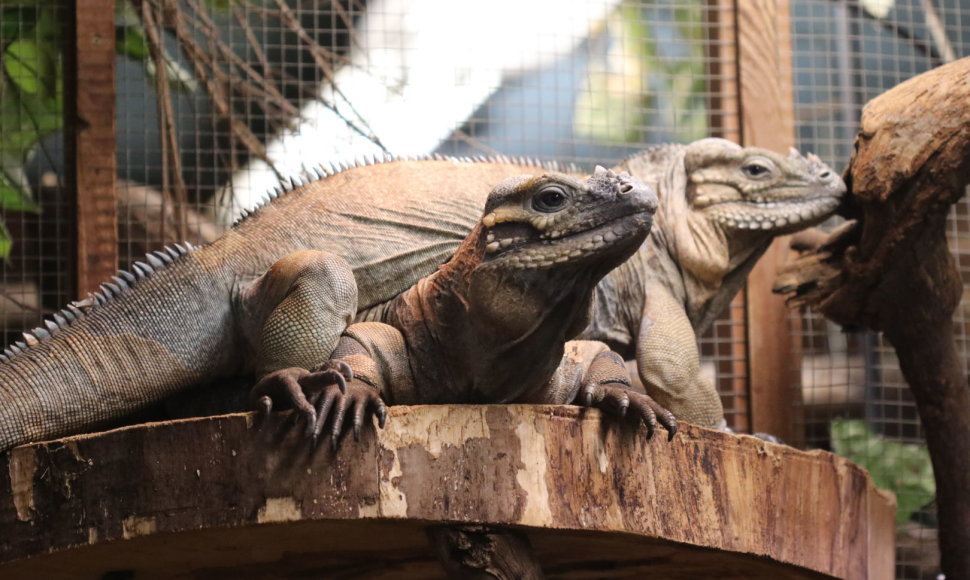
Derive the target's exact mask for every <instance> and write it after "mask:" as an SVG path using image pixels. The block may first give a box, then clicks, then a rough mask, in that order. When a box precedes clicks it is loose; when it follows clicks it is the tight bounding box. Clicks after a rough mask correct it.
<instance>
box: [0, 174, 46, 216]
mask: <svg viewBox="0 0 970 580" xmlns="http://www.w3.org/2000/svg"><path fill="white" fill-rule="evenodd" d="M22 174H23V172H22V171H21V167H10V166H4V167H0V209H2V210H7V211H25V212H31V213H37V212H39V211H40V208H39V207H38V206H37V204H36V203H34V200H32V199H31V198H30V191H29V190H28V189H26V187H25V183H26V181H25V180H24V179H23V175H22Z"/></svg>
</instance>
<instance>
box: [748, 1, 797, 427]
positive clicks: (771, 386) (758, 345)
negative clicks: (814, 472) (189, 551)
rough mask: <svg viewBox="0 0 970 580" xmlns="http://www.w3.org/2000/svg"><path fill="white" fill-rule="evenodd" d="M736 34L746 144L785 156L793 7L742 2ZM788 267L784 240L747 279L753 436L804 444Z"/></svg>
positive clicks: (790, 140) (791, 123) (790, 119)
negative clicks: (783, 280)
mask: <svg viewBox="0 0 970 580" xmlns="http://www.w3.org/2000/svg"><path fill="white" fill-rule="evenodd" d="M737 26H738V78H739V81H740V100H741V135H742V138H741V140H742V143H743V144H744V145H746V146H756V147H763V148H765V149H771V150H775V151H780V152H784V151H787V150H788V148H789V147H791V146H793V145H794V144H795V114H794V93H793V87H792V78H791V74H792V71H791V38H790V36H791V29H790V26H791V23H790V17H789V6H788V2H787V0H739V1H738V3H737ZM788 259H789V250H788V238H787V237H783V238H779V239H777V240H775V242H774V243H773V244H772V246H771V247H770V248H769V249H768V251H767V252H766V253H765V255H764V257H762V259H761V261H760V262H759V263H758V265H757V266H756V267H755V268H754V270H753V271H752V272H751V274H750V276H749V277H748V284H747V287H746V298H747V318H748V377H749V389H750V391H749V392H750V409H751V428H752V430H753V431H763V432H767V433H771V434H773V435H776V436H778V437H781V438H782V439H784V440H785V441H788V442H790V443H792V444H798V443H799V441H800V440H801V437H800V434H799V433H798V431H797V430H796V426H797V425H798V424H799V421H796V420H795V412H796V410H797V407H798V406H797V405H796V404H795V401H794V400H793V397H799V396H800V395H801V385H800V381H801V376H800V373H799V369H798V367H799V364H800V358H801V357H800V351H801V345H800V342H799V340H798V338H797V335H796V333H793V332H792V329H791V328H790V326H789V320H790V319H789V311H788V309H787V307H786V306H785V301H784V299H783V298H782V297H780V296H777V295H775V294H772V292H771V287H772V284H773V282H774V278H775V275H776V273H777V271H778V269H779V268H780V267H781V266H782V265H784V264H785V263H787V262H788Z"/></svg>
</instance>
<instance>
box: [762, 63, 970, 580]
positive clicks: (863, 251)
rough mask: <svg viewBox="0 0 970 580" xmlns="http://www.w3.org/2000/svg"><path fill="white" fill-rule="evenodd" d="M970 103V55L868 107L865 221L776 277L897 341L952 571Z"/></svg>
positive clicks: (967, 444)
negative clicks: (960, 258)
mask: <svg viewBox="0 0 970 580" xmlns="http://www.w3.org/2000/svg"><path fill="white" fill-rule="evenodd" d="M968 102H970V59H963V60H960V61H957V62H955V63H952V64H949V65H946V66H942V67H940V68H937V69H935V70H932V71H930V72H927V73H924V74H922V75H919V76H917V77H915V78H913V79H910V80H909V81H907V82H905V83H903V84H901V85H899V86H897V87H895V88H894V89H892V90H890V91H888V92H886V93H884V94H883V95H881V96H880V97H878V98H876V99H874V100H873V101H871V102H870V103H869V104H868V105H866V107H865V109H864V110H863V112H862V120H861V129H860V131H859V134H858V136H857V137H856V152H855V155H853V158H852V161H851V162H850V165H849V168H848V170H847V172H846V175H847V180H846V181H847V183H848V184H849V187H850V190H851V197H850V201H851V202H852V203H853V204H854V207H853V210H852V211H851V213H852V217H856V218H858V219H859V224H858V226H857V227H856V228H855V229H854V230H852V231H850V232H840V234H839V235H838V236H836V237H835V239H834V240H833V241H832V242H831V244H830V245H828V246H826V247H823V248H822V252H821V253H819V254H815V255H810V256H807V257H806V258H804V259H803V260H801V261H800V262H798V263H796V264H795V266H794V267H793V268H792V269H791V270H789V271H788V272H786V273H785V277H784V278H783V279H781V280H780V282H779V284H778V287H779V289H780V290H787V291H791V290H796V289H797V290H798V291H799V292H800V293H801V294H802V296H801V298H800V301H810V302H813V303H817V304H819V308H820V311H821V312H822V313H823V314H825V315H826V316H828V317H830V318H832V319H833V320H835V321H836V322H839V323H841V324H844V325H851V326H853V327H864V328H871V329H874V330H878V331H882V332H884V333H885V335H886V337H887V338H888V339H889V341H890V342H891V343H892V344H893V346H894V347H895V349H896V352H897V354H898V356H899V363H900V368H901V370H902V372H903V375H904V376H905V377H906V380H907V382H908V383H909V385H910V387H911V388H912V390H913V396H914V399H915V401H916V405H917V408H918V410H919V414H920V418H921V419H922V423H923V428H924V431H925V433H926V442H927V445H928V447H929V452H930V456H931V458H932V460H933V470H934V474H935V477H936V486H937V505H938V506H939V530H940V550H941V555H942V568H943V571H944V572H945V573H946V576H947V578H970V551H968V550H967V546H970V469H967V465H966V458H967V454H968V452H970V388H968V385H967V377H966V375H965V372H964V365H963V362H962V361H961V360H960V356H959V354H958V351H957V348H956V345H955V343H954V341H953V334H952V333H953V324H952V316H953V311H954V309H955V308H956V306H957V304H958V303H959V300H960V296H961V294H962V290H963V284H962V282H961V279H960V275H959V272H958V271H957V269H956V266H955V263H954V259H953V256H952V255H951V254H950V251H949V250H948V248H947V245H946V235H945V234H946V230H945V227H946V214H947V212H948V211H949V208H950V206H951V204H953V203H954V202H956V201H957V200H958V199H960V198H961V197H962V196H963V195H964V193H965V191H966V187H967V184H968V183H970V109H968V108H967V103H968Z"/></svg>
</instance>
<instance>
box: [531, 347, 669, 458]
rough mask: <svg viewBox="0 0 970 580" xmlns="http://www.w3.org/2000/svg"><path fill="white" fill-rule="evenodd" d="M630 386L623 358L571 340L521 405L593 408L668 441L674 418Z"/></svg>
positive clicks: (603, 349) (606, 348) (600, 348)
mask: <svg viewBox="0 0 970 580" xmlns="http://www.w3.org/2000/svg"><path fill="white" fill-rule="evenodd" d="M630 385H631V381H630V374H629V371H628V370H627V368H626V364H625V363H624V362H623V357H621V356H620V355H618V354H617V353H615V352H613V351H611V350H610V349H609V347H608V346H606V345H605V344H604V343H602V342H598V341H592V340H572V341H569V342H567V343H566V344H565V352H564V354H563V358H562V362H561V363H560V364H559V367H558V368H557V369H556V372H555V374H554V375H553V376H552V378H551V379H550V380H549V382H548V383H547V384H546V385H545V386H544V387H543V388H542V389H539V390H537V391H535V392H533V393H530V394H528V395H526V397H525V398H524V400H523V401H521V402H525V403H546V404H550V403H551V404H573V405H581V406H586V407H594V408H597V409H600V410H602V411H605V412H607V413H609V414H611V415H613V416H615V417H617V418H619V419H621V420H626V421H631V422H633V423H634V424H635V425H637V426H639V425H640V424H641V423H642V424H643V425H645V426H646V427H647V438H651V437H653V434H654V431H656V429H657V426H658V424H659V425H663V427H664V428H665V429H666V430H667V440H668V441H669V440H670V439H672V438H673V437H674V434H676V433H677V419H675V418H674V414H673V413H671V412H670V411H668V410H667V409H665V408H664V407H662V406H661V405H659V404H658V403H657V402H656V401H654V400H653V399H652V398H650V396H648V395H646V394H644V393H640V392H637V391H635V390H634V389H632V388H631V386H630Z"/></svg>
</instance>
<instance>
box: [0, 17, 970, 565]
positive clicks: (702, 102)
mask: <svg viewBox="0 0 970 580" xmlns="http://www.w3.org/2000/svg"><path fill="white" fill-rule="evenodd" d="M782 4H785V6H786V13H787V14H790V20H789V21H788V22H787V23H785V22H782V25H784V26H789V27H790V33H791V68H790V78H786V77H788V76H789V75H781V77H780V78H778V82H779V83H784V84H787V83H790V88H791V93H792V95H793V103H792V106H793V108H794V125H795V137H796V146H797V147H798V148H799V149H801V150H803V151H814V152H815V153H817V154H818V155H819V156H821V157H822V159H823V160H824V161H826V162H827V163H829V164H830V165H832V166H833V167H835V168H837V170H841V169H842V168H843V167H844V166H845V164H846V162H847V161H848V159H849V157H850V155H851V153H852V140H853V138H854V135H855V131H856V129H857V124H858V118H859V113H860V111H861V107H862V106H863V105H864V104H865V103H866V102H867V101H868V100H869V99H871V98H873V97H875V96H877V95H879V94H880V93H882V92H883V91H885V90H887V89H889V88H891V87H892V86H894V85H896V84H898V83H899V82H901V81H903V80H906V79H908V78H910V77H912V76H913V75H915V74H918V73H920V72H922V71H925V70H928V69H929V68H931V67H934V66H937V65H939V64H942V63H943V62H946V61H949V60H952V59H954V58H959V57H961V56H964V55H967V54H970V33H968V32H966V30H967V27H966V26H965V24H966V23H967V21H968V20H970V0H944V1H940V0H865V1H862V2H855V1H838V0H792V1H791V2H789V3H782ZM735 10H736V7H735V4H734V3H733V2H719V1H716V0H703V1H702V0H652V1H639V0H622V1H621V0H599V1H588V2H587V1H578V0H577V1H575V2H566V3H563V2H544V1H534V2H528V3H522V2H512V1H511V0H509V1H505V0H502V1H498V0H496V1H493V2H491V3H471V2H464V3H461V2H448V1H445V0H370V1H364V0H332V1H324V2H318V1H317V2H310V1H305V0H296V1H294V0H289V1H285V0H259V1H257V0H250V1H237V0H230V1H228V2H226V1H215V0H183V1H179V2H176V1H174V0H137V1H136V0H132V1H126V0H119V1H118V3H117V4H116V9H115V12H114V14H113V15H111V16H110V17H111V18H113V20H114V22H115V28H116V41H117V57H116V74H117V78H116V94H117V102H116V106H117V152H118V153H117V159H118V180H117V188H116V195H117V201H118V208H119V213H118V244H119V256H120V262H121V263H120V266H122V267H125V266H127V265H128V264H129V263H130V262H131V261H132V260H135V259H138V258H139V256H141V255H142V254H143V253H144V252H145V251H147V250H150V249H153V248H157V247H159V246H161V245H164V244H165V243H170V242H175V241H181V240H188V241H191V242H193V243H196V244H198V243H205V242H207V241H211V240H212V239H214V238H215V237H217V236H218V235H219V234H220V233H221V232H223V231H224V230H225V229H226V228H227V227H229V226H230V225H231V223H232V221H233V219H234V217H235V216H236V215H238V213H239V211H240V210H241V209H244V208H248V207H252V206H253V205H256V204H258V203H259V200H260V199H261V197H262V195H263V194H264V193H265V192H266V191H268V190H269V189H270V188H271V186H272V185H274V184H275V183H277V182H278V181H279V179H280V178H282V177H285V176H289V175H294V174H298V173H300V172H301V171H302V170H304V169H306V168H308V167H314V166H316V165H318V164H321V163H330V162H335V161H340V160H345V159H352V158H356V157H365V156H371V155H375V154H383V153H391V154H400V155H424V154H431V153H435V152H437V153H444V154H449V155H458V156H474V155H490V154H494V153H499V154H503V155H511V156H520V155H521V156H528V157H539V158H543V159H558V160H563V161H573V162H578V163H580V164H582V165H584V166H586V167H588V168H589V167H592V165H593V164H595V163H603V164H609V163H611V162H614V161H616V160H619V159H620V158H622V157H624V156H626V155H629V154H631V153H633V152H635V151H638V150H640V149H643V148H645V147H647V146H649V145H651V144H659V143H665V142H689V141H691V140H694V139H698V138H702V137H706V136H710V135H718V136H723V137H727V138H729V139H733V140H740V139H741V138H742V129H741V127H742V115H758V114H759V113H760V112H761V111H758V110H747V111H741V110H740V107H739V104H738V95H737V93H738V84H739V74H740V75H741V76H743V75H744V74H745V72H744V71H740V72H739V71H738V70H737V65H736V52H737V42H738V32H737V30H735V29H734V28H733V26H734V25H735V24H736V20H735V18H736V16H735ZM513 13H514V14H516V17H515V18H511V19H510V18H507V15H508V14H513ZM0 14H2V22H0V48H2V51H3V52H2V53H0V58H2V62H3V78H2V79H0V179H2V181H0V216H2V218H3V223H4V225H5V230H4V231H2V232H0V234H2V235H0V253H3V254H4V255H5V256H6V261H5V263H4V267H3V269H2V273H0V285H2V290H3V291H2V295H0V324H2V327H3V329H4V331H5V335H6V338H7V340H8V341H11V340H15V339H16V335H17V331H19V330H22V329H24V328H29V327H32V326H36V325H38V324H39V322H40V319H41V317H42V316H43V315H44V314H45V313H48V312H51V311H53V310H54V309H56V308H59V307H60V306H62V305H63V304H64V303H65V302H66V301H68V300H70V299H72V298H75V297H76V296H75V293H76V288H75V281H74V276H73V274H72V272H73V271H74V268H75V258H74V252H75V247H74V243H75V232H74V230H73V223H74V220H73V216H74V208H73V200H72V199H70V197H69V196H68V195H67V192H66V190H65V188H64V175H65V165H66V163H67V162H66V160H65V159H64V137H63V133H62V129H63V127H62V125H61V116H62V115H61V113H62V110H63V102H62V100H63V91H62V89H61V84H62V83H61V81H60V80H59V79H61V78H62V76H61V75H62V74H63V70H62V69H63V64H62V58H61V56H60V54H61V51H62V50H63V49H64V47H63V46H62V45H61V44H60V42H61V41H60V40H59V39H61V38H63V37H64V36H63V26H64V23H65V22H67V20H68V19H67V17H66V6H62V5H60V4H59V3H56V2H54V3H52V2H40V1H39V0H37V1H35V2H30V1H28V0H24V1H23V2H20V1H18V2H11V3H7V2H5V3H3V4H2V5H0ZM537 22H539V23H542V24H541V26H537V25H536V23H537ZM950 223H951V227H950V232H949V235H950V242H951V246H952V248H953V249H954V252H955V254H956V256H957V259H958V262H959V265H960V267H961V272H964V273H965V275H966V276H968V277H970V239H968V237H970V209H968V206H967V204H966V202H961V204H959V205H958V206H957V207H956V208H955V209H954V211H953V215H952V218H951V222H950ZM965 310H966V309H965V308H964V307H961V309H960V310H959V311H958V313H957V316H958V318H959V321H960V324H958V330H959V333H960V335H959V339H960V344H961V345H962V347H963V349H964V354H966V348H967V340H966V338H967V337H966V335H967V332H968V329H967V324H968V322H967V316H966V314H965ZM797 322H798V324H796V325H795V326H796V327H798V328H800V329H801V330H800V331H798V333H797V334H798V336H797V339H798V341H799V344H800V348H801V356H800V361H799V362H798V365H799V369H798V370H799V371H800V375H799V376H800V378H801V381H800V383H801V384H800V385H799V386H797V387H796V386H792V387H791V388H792V389H795V388H797V389H799V391H798V392H794V391H793V392H792V396H791V397H790V399H791V400H792V401H797V405H798V408H797V409H794V410H789V411H786V412H791V414H792V416H793V417H796V418H798V419H797V420H798V421H799V426H800V429H799V431H800V433H801V434H802V435H801V437H803V441H804V443H805V445H806V446H808V447H822V448H827V449H835V450H837V451H841V452H846V453H850V452H851V453H857V454H861V455H859V456H858V457H854V458H855V459H857V460H859V461H861V462H863V463H864V464H866V465H867V466H868V467H869V468H870V469H871V470H872V471H873V474H874V476H875V477H876V479H877V481H879V482H883V483H886V484H887V485H889V484H892V485H895V486H896V487H897V488H896V490H895V491H896V492H897V493H898V494H899V495H900V504H901V506H905V508H906V511H905V512H904V513H901V516H900V518H899V521H898V523H899V526H900V527H899V530H900V531H899V538H900V539H899V542H900V549H899V566H898V569H897V573H898V577H900V578H934V577H935V574H936V570H935V566H936V565H937V564H936V563H935V562H934V560H933V554H934V550H935V548H934V546H933V545H932V540H933V533H934V532H933V516H932V497H933V493H932V478H931V477H929V479H928V475H927V471H926V468H925V466H924V463H925V462H923V460H924V459H925V458H924V456H925V452H924V451H922V450H921V448H920V447H919V446H920V445H921V433H920V429H919V422H918V420H917V417H916V413H915V408H914V406H913V404H912V401H911V400H910V397H909V393H908V390H907V388H906V385H905V382H904V381H903V379H902V377H901V376H900V373H899V371H898V367H897V365H896V364H895V361H894V357H893V354H892V349H891V348H890V347H889V346H888V345H886V344H884V342H883V341H882V340H881V338H880V337H879V336H876V335H873V334H851V333H850V334H846V333H844V332H842V329H839V328H837V327H835V326H834V325H832V324H831V323H829V322H827V321H825V320H824V319H822V318H821V317H820V316H818V315H816V314H813V313H811V312H806V313H803V314H802V315H801V317H800V318H797ZM750 332H771V333H780V332H788V329H760V328H756V329H750V328H748V326H747V316H746V308H745V301H744V299H743V297H742V298H739V299H736V300H735V301H734V302H733V303H732V306H731V308H730V309H729V310H728V312H726V313H725V314H724V315H723V316H722V317H721V318H720V319H719V320H718V321H717V323H715V325H714V327H713V328H712V329H711V330H710V332H708V333H707V334H706V335H705V336H704V337H702V338H701V339H700V348H701V352H702V354H703V356H704V364H703V367H704V372H705V374H707V376H709V377H710V378H711V380H713V381H714V382H715V383H716V384H717V385H718V388H719V390H720V392H721V393H722V398H723V401H724V404H725V410H726V412H727V415H728V420H729V424H730V425H732V426H733V427H734V428H736V429H738V430H741V431H746V430H748V429H749V428H750V426H751V424H750V413H749V412H750V408H751V405H750V400H749V381H750V376H749V375H750V370H751V369H750V365H749V355H750V352H749V349H748V346H747V342H746V337H747V336H748V335H749V333H750ZM793 364H794V363H793ZM846 419H848V420H859V421H860V422H859V423H854V422H847V421H846ZM859 441H863V442H867V443H866V444H865V445H858V444H857V443H858V442H859ZM799 442H800V441H799ZM853 445H855V446H853ZM900 465H904V471H905V472H906V474H907V476H906V477H905V478H904V477H901V476H899V475H898V474H899V472H898V471H896V472H892V471H891V470H893V469H897V470H898V469H899V466H900ZM880 470H883V471H880ZM886 470H890V471H886Z"/></svg>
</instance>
